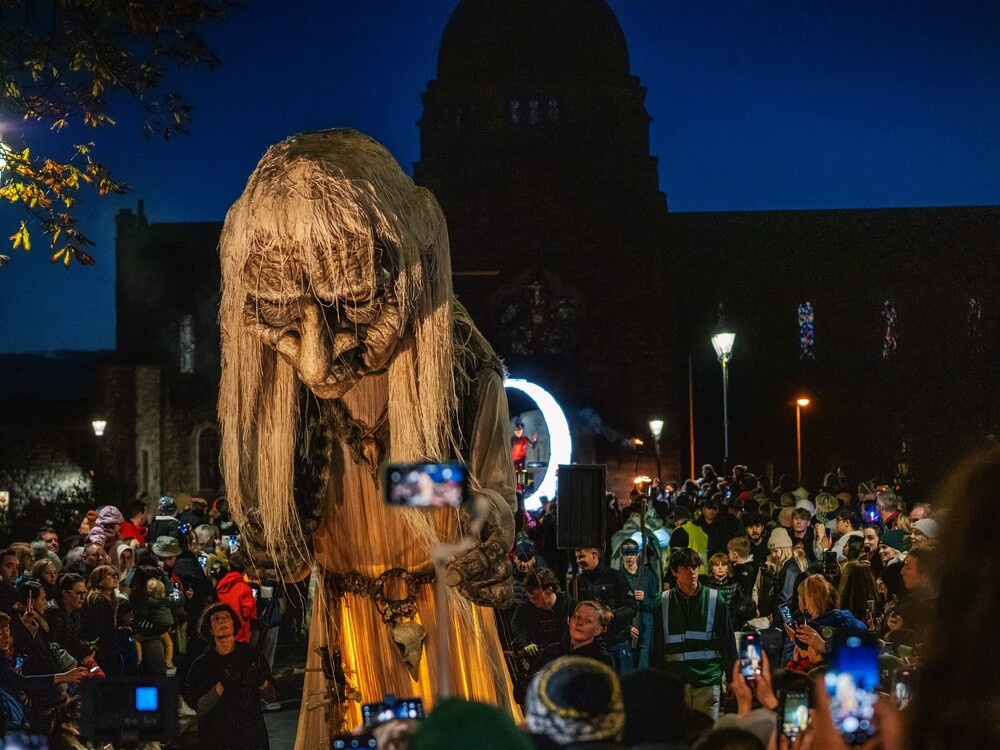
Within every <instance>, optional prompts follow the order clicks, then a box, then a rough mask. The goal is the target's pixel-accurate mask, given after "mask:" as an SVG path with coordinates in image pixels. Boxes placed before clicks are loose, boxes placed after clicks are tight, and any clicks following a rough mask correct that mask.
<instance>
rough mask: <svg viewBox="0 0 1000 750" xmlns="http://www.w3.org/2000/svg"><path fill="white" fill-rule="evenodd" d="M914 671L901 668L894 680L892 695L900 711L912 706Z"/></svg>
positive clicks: (908, 668)
mask: <svg viewBox="0 0 1000 750" xmlns="http://www.w3.org/2000/svg"><path fill="white" fill-rule="evenodd" d="M913 676H914V675H913V670H912V669H911V668H910V667H900V668H899V669H897V670H896V673H895V674H894V675H893V678H892V695H893V697H894V698H895V699H896V705H898V706H899V708H900V710H902V709H904V708H906V707H907V706H908V705H909V704H910V698H912V697H913Z"/></svg>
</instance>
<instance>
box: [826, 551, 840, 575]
mask: <svg viewBox="0 0 1000 750" xmlns="http://www.w3.org/2000/svg"><path fill="white" fill-rule="evenodd" d="M823 575H828V576H835V575H837V553H836V552H834V551H833V550H832V549H830V550H827V551H826V552H824V553H823Z"/></svg>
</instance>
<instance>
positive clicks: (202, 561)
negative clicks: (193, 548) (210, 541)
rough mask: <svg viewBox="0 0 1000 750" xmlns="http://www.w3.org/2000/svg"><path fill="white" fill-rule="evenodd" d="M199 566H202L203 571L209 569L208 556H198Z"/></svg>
mask: <svg viewBox="0 0 1000 750" xmlns="http://www.w3.org/2000/svg"><path fill="white" fill-rule="evenodd" d="M198 565H200V566H201V569H202V570H205V568H207V567H208V555H198Z"/></svg>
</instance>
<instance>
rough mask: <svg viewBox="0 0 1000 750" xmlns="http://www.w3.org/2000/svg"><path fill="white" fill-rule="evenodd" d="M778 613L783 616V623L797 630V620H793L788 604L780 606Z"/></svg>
mask: <svg viewBox="0 0 1000 750" xmlns="http://www.w3.org/2000/svg"><path fill="white" fill-rule="evenodd" d="M778 613H779V614H780V615H781V621H782V622H783V623H785V625H786V626H787V627H790V628H792V629H793V630H794V629H795V620H793V619H792V610H791V609H789V608H788V605H787V604H779V605H778Z"/></svg>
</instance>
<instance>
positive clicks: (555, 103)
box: [547, 99, 559, 122]
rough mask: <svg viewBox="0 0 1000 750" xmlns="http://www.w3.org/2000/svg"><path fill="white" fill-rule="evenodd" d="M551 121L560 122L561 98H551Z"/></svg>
mask: <svg viewBox="0 0 1000 750" xmlns="http://www.w3.org/2000/svg"><path fill="white" fill-rule="evenodd" d="M547 115H548V118H549V122H559V100H558V99H549V102H548V112H547Z"/></svg>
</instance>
